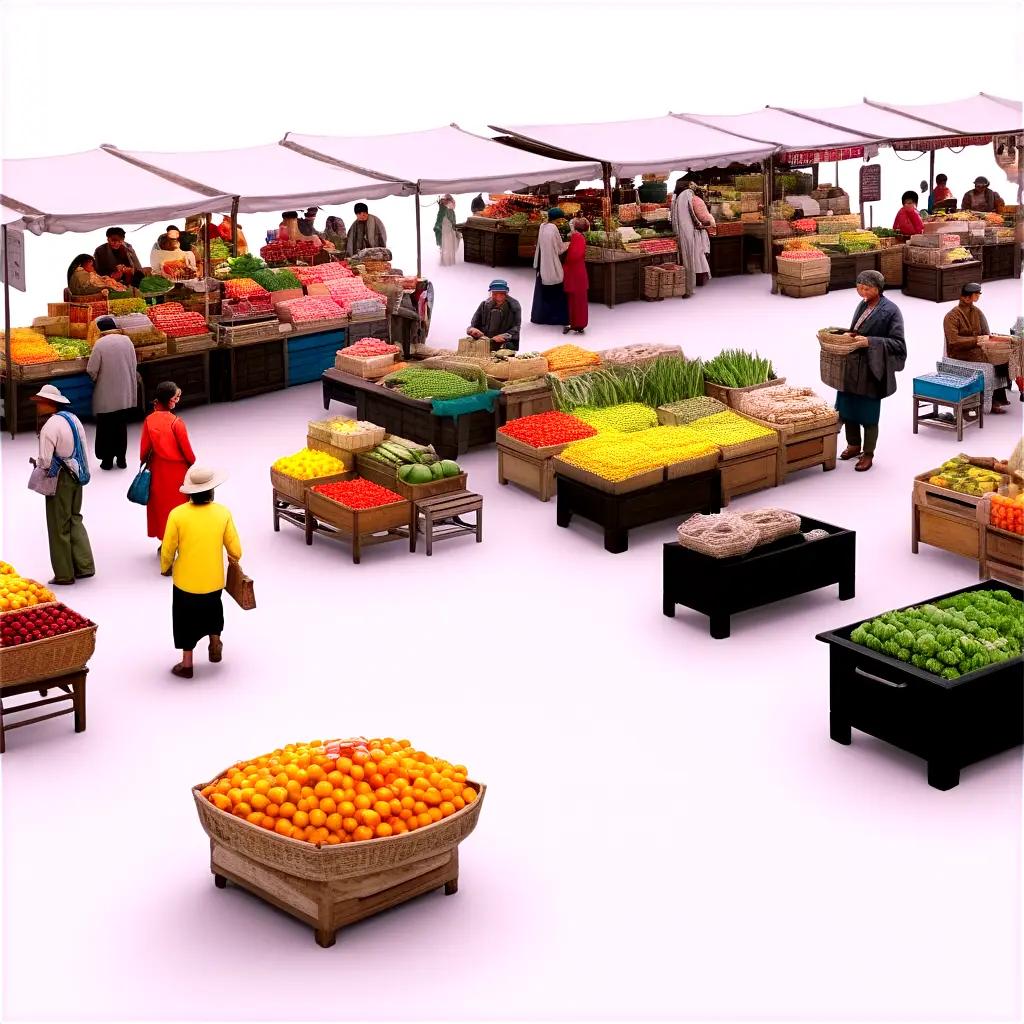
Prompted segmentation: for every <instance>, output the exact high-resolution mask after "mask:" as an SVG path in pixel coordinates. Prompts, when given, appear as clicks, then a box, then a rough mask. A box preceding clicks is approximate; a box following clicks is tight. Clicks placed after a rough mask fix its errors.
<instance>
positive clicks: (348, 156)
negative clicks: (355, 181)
mask: <svg viewBox="0 0 1024 1024" xmlns="http://www.w3.org/2000/svg"><path fill="white" fill-rule="evenodd" d="M283 144H284V145H285V146H292V147H295V148H297V150H298V151H299V152H302V153H305V154H307V155H309V154H315V155H320V156H321V157H326V158H328V159H330V160H334V161H338V162H339V163H341V164H345V165H347V166H348V167H349V168H351V169H353V170H356V171H361V172H363V173H366V172H368V171H369V172H371V173H374V174H377V175H381V176H385V177H389V178H394V179H396V180H401V181H412V182H415V183H416V184H417V185H418V186H419V190H420V192H421V193H422V194H425V195H438V194H441V193H444V192H452V193H460V192H476V191H481V190H484V191H486V190H490V191H493V192H500V191H502V190H503V189H513V190H514V189H517V188H527V187H529V186H530V185H542V184H544V183H545V182H548V181H592V180H594V179H596V178H600V177H601V168H600V166H599V165H598V164H596V163H594V162H592V161H582V162H569V161H565V160H554V159H551V158H550V157H544V156H535V155H534V154H533V153H526V152H523V151H522V150H520V149H515V148H513V147H511V146H506V145H503V144H502V143H500V142H497V141H496V140H494V139H488V138H484V137H483V136H480V135H473V134H472V133H471V132H467V131H464V130H463V129H462V128H460V127H459V126H458V125H454V124H453V125H448V126H447V127H444V128H434V129H431V130H429V131H423V132H406V133H404V134H402V135H368V136H363V137H360V138H345V137H339V136H334V135H299V134H296V133H295V132H289V133H288V134H287V135H286V136H285V138H284V143H283Z"/></svg>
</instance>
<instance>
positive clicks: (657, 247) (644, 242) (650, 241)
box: [629, 238, 676, 256]
mask: <svg viewBox="0 0 1024 1024" xmlns="http://www.w3.org/2000/svg"><path fill="white" fill-rule="evenodd" d="M629 247H630V248H631V249H633V250H634V251H636V252H644V253H647V255H648V256H656V255H660V254H661V253H669V252H675V251H676V242H675V239H673V238H644V239H641V240H640V241H639V242H630V243H629Z"/></svg>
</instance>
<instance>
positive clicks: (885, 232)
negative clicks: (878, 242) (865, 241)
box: [870, 228, 899, 238]
mask: <svg viewBox="0 0 1024 1024" xmlns="http://www.w3.org/2000/svg"><path fill="white" fill-rule="evenodd" d="M870 230H871V231H872V233H874V234H876V235H878V237H879V238H895V237H896V236H897V235H898V234H899V232H898V231H893V229H892V228H871V229H870Z"/></svg>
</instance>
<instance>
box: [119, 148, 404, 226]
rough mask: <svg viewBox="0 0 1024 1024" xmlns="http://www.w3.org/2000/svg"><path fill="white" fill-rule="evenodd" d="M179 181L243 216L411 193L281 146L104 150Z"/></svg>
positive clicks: (387, 181)
mask: <svg viewBox="0 0 1024 1024" xmlns="http://www.w3.org/2000/svg"><path fill="white" fill-rule="evenodd" d="M105 148H106V149H108V151H109V152H111V153H114V154H118V153H120V154H121V155H122V156H123V157H125V158H127V159H129V160H132V161H135V162H136V163H137V164H141V165H144V166H145V168H146V169H147V170H151V171H153V172H154V173H157V174H163V175H168V176H170V177H172V178H175V177H176V178H177V179H178V180H179V182H180V183H182V184H187V183H188V181H187V180H186V179H188V180H191V181H192V182H202V184H203V185H204V186H206V187H207V188H210V189H212V190H214V191H217V192H222V193H224V194H226V195H232V196H238V209H239V211H240V212H242V213H265V212H267V211H269V210H289V209H292V208H299V207H302V208H305V207H306V206H320V205H341V204H342V203H350V202H353V201H355V200H357V199H383V198H384V197H385V196H396V195H407V194H410V193H411V192H412V191H414V187H413V185H412V184H411V183H409V182H403V181H394V180H390V179H387V178H384V177H380V176H374V177H371V176H369V175H366V174H360V173H359V172H357V171H351V170H347V169H346V168H343V167H338V166H335V165H333V164H329V163H325V162H324V161H322V160H315V159H312V158H311V157H308V156H302V155H301V154H299V153H296V152H295V151H294V150H292V149H289V148H288V147H286V146H282V145H281V144H280V143H277V142H274V143H270V144H269V145H265V146H251V147H249V148H247V149H221V150H210V151H206V152H202V153H149V152H139V151H137V150H119V149H116V148H115V147H113V146H110V147H105Z"/></svg>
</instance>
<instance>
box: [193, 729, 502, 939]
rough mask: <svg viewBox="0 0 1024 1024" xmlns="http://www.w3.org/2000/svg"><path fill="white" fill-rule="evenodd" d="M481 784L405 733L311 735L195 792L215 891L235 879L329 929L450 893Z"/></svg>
mask: <svg viewBox="0 0 1024 1024" xmlns="http://www.w3.org/2000/svg"><path fill="white" fill-rule="evenodd" d="M484 794H485V787H483V786H480V785H477V784H476V783H473V782H471V781H469V778H468V775H467V770H466V768H465V767H464V766H463V765H457V764H451V763H449V762H448V761H444V760H441V759H439V758H434V757H432V756H431V755H429V754H426V753H424V752H423V751H418V750H415V749H414V748H413V747H412V744H411V743H410V742H409V740H394V739H364V738H361V737H360V738H358V739H349V740H331V741H320V740H314V741H311V742H309V743H304V744H289V745H287V746H285V747H282V748H280V749H278V750H275V751H272V752H271V753H269V754H266V755H264V756H262V757H255V758H251V759H249V760H245V761H239V762H237V763H236V764H235V765H233V766H232V767H231V768H228V769H227V770H226V771H224V772H222V773H221V774H220V775H219V776H218V777H216V778H214V779H213V780H211V781H210V782H208V783H204V784H201V785H198V786H196V787H194V788H193V790H192V795H193V798H194V800H195V804H196V809H197V811H198V813H199V821H200V823H201V824H202V826H203V829H204V830H205V832H206V834H207V835H208V836H209V837H210V870H211V872H212V873H213V876H214V881H215V883H216V885H217V887H218V888H224V887H225V886H226V885H227V883H228V882H229V881H230V882H233V883H234V884H236V885H238V886H241V887H242V888H244V889H247V890H248V891H250V892H252V893H254V894H255V895H257V896H260V897H262V898H263V899H265V900H267V902H269V903H272V904H273V905H274V906H276V907H279V908H280V909H282V910H284V911H286V912H287V913H289V914H291V915H292V916H294V917H296V918H298V919H299V920H300V921H304V922H306V923H307V924H309V925H311V926H312V927H313V928H314V929H315V931H316V941H317V942H318V943H319V944H320V945H321V946H331V945H333V944H334V938H335V932H336V931H337V930H338V929H339V928H342V927H345V926H346V925H349V924H353V923H355V922H356V921H359V920H361V919H362V918H365V917H369V916H370V915H372V914H375V913H377V912H378V911H381V910H385V909H387V908H389V907H393V906H396V905H397V904H399V903H404V902H405V901H406V900H409V899H412V898H413V897H415V896H419V895H421V894H423V893H426V892H429V891H430V890H432V889H437V888H440V887H441V886H443V887H444V890H445V892H446V893H447V894H449V895H451V894H452V893H455V892H456V891H457V890H458V878H459V858H458V846H459V844H460V843H461V842H462V840H463V839H465V838H466V837H467V836H468V835H469V834H470V833H471V832H472V831H473V829H474V828H475V827H476V823H477V820H478V819H479V816H480V808H481V805H482V803H483V798H484Z"/></svg>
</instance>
